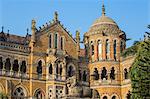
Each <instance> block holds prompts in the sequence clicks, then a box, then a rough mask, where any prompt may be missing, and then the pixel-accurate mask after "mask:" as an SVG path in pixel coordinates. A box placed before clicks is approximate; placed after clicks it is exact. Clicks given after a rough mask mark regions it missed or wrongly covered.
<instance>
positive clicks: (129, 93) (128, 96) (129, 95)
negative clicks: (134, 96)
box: [126, 91, 131, 99]
mask: <svg viewBox="0 0 150 99" xmlns="http://www.w3.org/2000/svg"><path fill="white" fill-rule="evenodd" d="M126 98H127V99H131V92H130V91H128V93H127V95H126Z"/></svg>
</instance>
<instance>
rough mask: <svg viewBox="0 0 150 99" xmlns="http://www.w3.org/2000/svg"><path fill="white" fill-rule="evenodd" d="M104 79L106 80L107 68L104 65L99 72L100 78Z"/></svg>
mask: <svg viewBox="0 0 150 99" xmlns="http://www.w3.org/2000/svg"><path fill="white" fill-rule="evenodd" d="M104 78H105V79H106V80H107V70H106V68H105V67H103V70H102V73H101V79H102V80H103V79H104Z"/></svg>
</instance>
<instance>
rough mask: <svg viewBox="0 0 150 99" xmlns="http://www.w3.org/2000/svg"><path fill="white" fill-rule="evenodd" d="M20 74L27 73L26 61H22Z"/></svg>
mask: <svg viewBox="0 0 150 99" xmlns="http://www.w3.org/2000/svg"><path fill="white" fill-rule="evenodd" d="M20 72H21V73H26V61H22V63H21V66H20Z"/></svg>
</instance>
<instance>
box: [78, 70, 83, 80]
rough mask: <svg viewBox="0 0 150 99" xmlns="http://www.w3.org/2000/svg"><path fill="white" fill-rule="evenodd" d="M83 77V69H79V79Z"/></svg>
mask: <svg viewBox="0 0 150 99" xmlns="http://www.w3.org/2000/svg"><path fill="white" fill-rule="evenodd" d="M81 79H82V73H81V70H79V81H81Z"/></svg>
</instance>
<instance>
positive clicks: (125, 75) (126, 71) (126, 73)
mask: <svg viewBox="0 0 150 99" xmlns="http://www.w3.org/2000/svg"><path fill="white" fill-rule="evenodd" d="M124 79H128V70H127V69H126V68H125V69H124Z"/></svg>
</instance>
